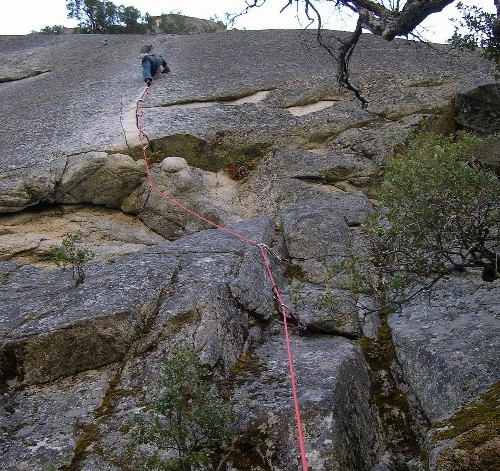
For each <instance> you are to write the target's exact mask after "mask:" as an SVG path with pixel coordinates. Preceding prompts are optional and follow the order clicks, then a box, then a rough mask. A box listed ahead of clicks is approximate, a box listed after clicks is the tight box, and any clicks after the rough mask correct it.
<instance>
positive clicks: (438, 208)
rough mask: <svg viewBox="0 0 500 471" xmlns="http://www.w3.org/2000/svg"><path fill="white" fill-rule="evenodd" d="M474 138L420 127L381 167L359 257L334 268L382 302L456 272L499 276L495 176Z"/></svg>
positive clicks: (499, 195)
mask: <svg viewBox="0 0 500 471" xmlns="http://www.w3.org/2000/svg"><path fill="white" fill-rule="evenodd" d="M475 146H476V141H475V139H473V138H472V137H470V136H464V137H463V138H461V139H459V140H457V141H455V140H453V139H452V138H450V137H446V136H442V135H439V134H435V133H431V132H427V131H425V132H422V133H420V134H418V135H416V136H415V137H414V138H413V139H412V140H411V142H410V144H409V146H408V148H407V149H406V150H405V152H404V153H402V154H400V155H396V156H394V157H393V158H391V159H388V160H387V161H386V162H385V163H384V166H383V172H384V175H383V179H382V182H381V186H380V190H379V199H380V209H379V210H378V211H376V212H375V213H374V216H373V217H372V219H371V220H369V222H368V223H367V224H365V225H364V227H363V230H364V234H365V236H366V240H367V251H366V253H365V254H364V255H362V256H360V255H359V254H352V255H351V256H350V257H347V258H346V260H345V261H344V262H343V263H342V264H341V266H339V267H337V271H339V270H341V271H343V272H344V273H347V274H348V275H349V276H350V279H351V284H352V286H351V289H355V290H358V291H363V292H367V293H368V294H370V295H371V296H373V297H374V298H375V299H376V300H377V301H378V303H379V305H380V306H381V308H388V309H392V308H395V307H397V306H399V305H402V304H404V303H406V302H408V301H409V300H411V299H412V298H413V297H414V296H416V295H417V294H419V293H421V292H425V291H427V292H429V291H430V290H431V289H432V287H433V286H434V285H435V283H436V282H437V281H439V280H440V279H441V278H443V277H444V276H447V275H450V274H451V273H453V272H455V271H464V270H466V269H473V268H475V269H480V270H481V273H482V278H483V280H485V281H493V280H495V279H498V278H500V273H499V272H500V181H499V179H498V177H497V176H496V175H495V174H494V173H492V172H488V171H486V170H484V169H482V168H481V167H480V166H479V165H478V164H477V163H476V162H475V161H474V159H473V157H472V156H473V151H474V148H475Z"/></svg>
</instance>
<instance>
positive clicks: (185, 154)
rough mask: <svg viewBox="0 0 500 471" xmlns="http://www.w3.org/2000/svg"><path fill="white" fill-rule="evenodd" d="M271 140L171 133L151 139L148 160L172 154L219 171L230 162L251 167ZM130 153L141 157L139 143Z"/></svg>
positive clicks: (202, 166) (258, 159)
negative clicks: (261, 140)
mask: <svg viewBox="0 0 500 471" xmlns="http://www.w3.org/2000/svg"><path fill="white" fill-rule="evenodd" d="M271 146H272V143H269V142H254V143H241V142H237V139H236V138H234V137H231V136H228V135H227V134H226V133H224V132H222V131H220V132H217V133H216V134H215V135H214V137H213V138H212V139H209V140H205V139H201V138H199V137H197V136H193V135H191V134H173V135H170V136H165V137H162V138H160V139H154V140H151V141H150V147H151V149H150V150H148V151H147V155H148V158H149V160H150V162H159V161H162V160H163V159H164V158H165V157H169V156H175V157H182V158H184V159H186V161H187V163H188V164H189V165H191V166H192V167H197V168H201V169H202V170H207V171H210V172H218V171H219V170H224V169H227V168H228V167H231V166H235V165H237V166H245V167H246V168H247V169H249V170H251V169H254V168H255V167H256V166H257V164H258V163H259V162H260V160H261V159H262V157H263V156H264V155H265V154H266V153H267V152H268V151H269V150H270V148H271ZM130 153H131V154H132V157H133V158H135V159H140V158H142V150H141V148H140V147H136V148H134V149H130Z"/></svg>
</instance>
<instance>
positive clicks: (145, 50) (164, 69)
mask: <svg viewBox="0 0 500 471" xmlns="http://www.w3.org/2000/svg"><path fill="white" fill-rule="evenodd" d="M151 49H153V46H152V45H151V44H145V45H144V46H142V47H141V55H140V56H139V57H140V58H141V61H142V76H143V77H144V81H145V82H146V85H147V86H148V87H149V86H151V84H152V83H153V77H154V76H155V75H156V74H157V73H158V72H160V73H162V74H168V73H169V72H170V67H169V66H168V65H167V62H166V61H165V59H164V58H163V57H162V56H161V55H160V54H150V52H151Z"/></svg>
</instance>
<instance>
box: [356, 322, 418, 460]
mask: <svg viewBox="0 0 500 471" xmlns="http://www.w3.org/2000/svg"><path fill="white" fill-rule="evenodd" d="M358 343H359V345H360V346H361V348H362V349H363V352H364V354H365V358H366V361H367V362H368V364H369V366H370V369H371V371H372V388H373V398H374V401H375V404H376V406H377V408H378V410H379V413H380V417H381V420H382V425H383V427H384V430H385V432H386V434H387V437H388V440H389V442H390V443H389V446H390V447H391V448H392V449H393V450H394V451H395V452H396V454H399V453H401V454H402V455H403V456H405V458H406V459H411V458H416V457H421V456H422V454H423V453H422V450H421V447H420V444H419V441H418V439H417V436H416V434H415V432H414V431H413V429H412V419H411V414H410V407H409V402H408V398H407V396H406V394H405V393H404V391H402V390H401V389H399V388H398V387H397V384H396V381H395V380H394V378H393V376H392V373H391V364H392V362H393V361H394V360H395V358H396V349H395V346H394V344H393V342H392V335H391V329H390V327H389V324H388V323H387V316H386V315H385V314H380V328H379V332H378V340H371V339H368V338H366V337H363V338H361V339H360V340H358Z"/></svg>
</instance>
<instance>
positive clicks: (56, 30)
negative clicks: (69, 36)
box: [30, 25, 64, 34]
mask: <svg viewBox="0 0 500 471" xmlns="http://www.w3.org/2000/svg"><path fill="white" fill-rule="evenodd" d="M63 31H64V26H61V25H54V26H45V27H44V28H42V29H41V30H40V31H32V32H31V33H30V34H62V33H63Z"/></svg>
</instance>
